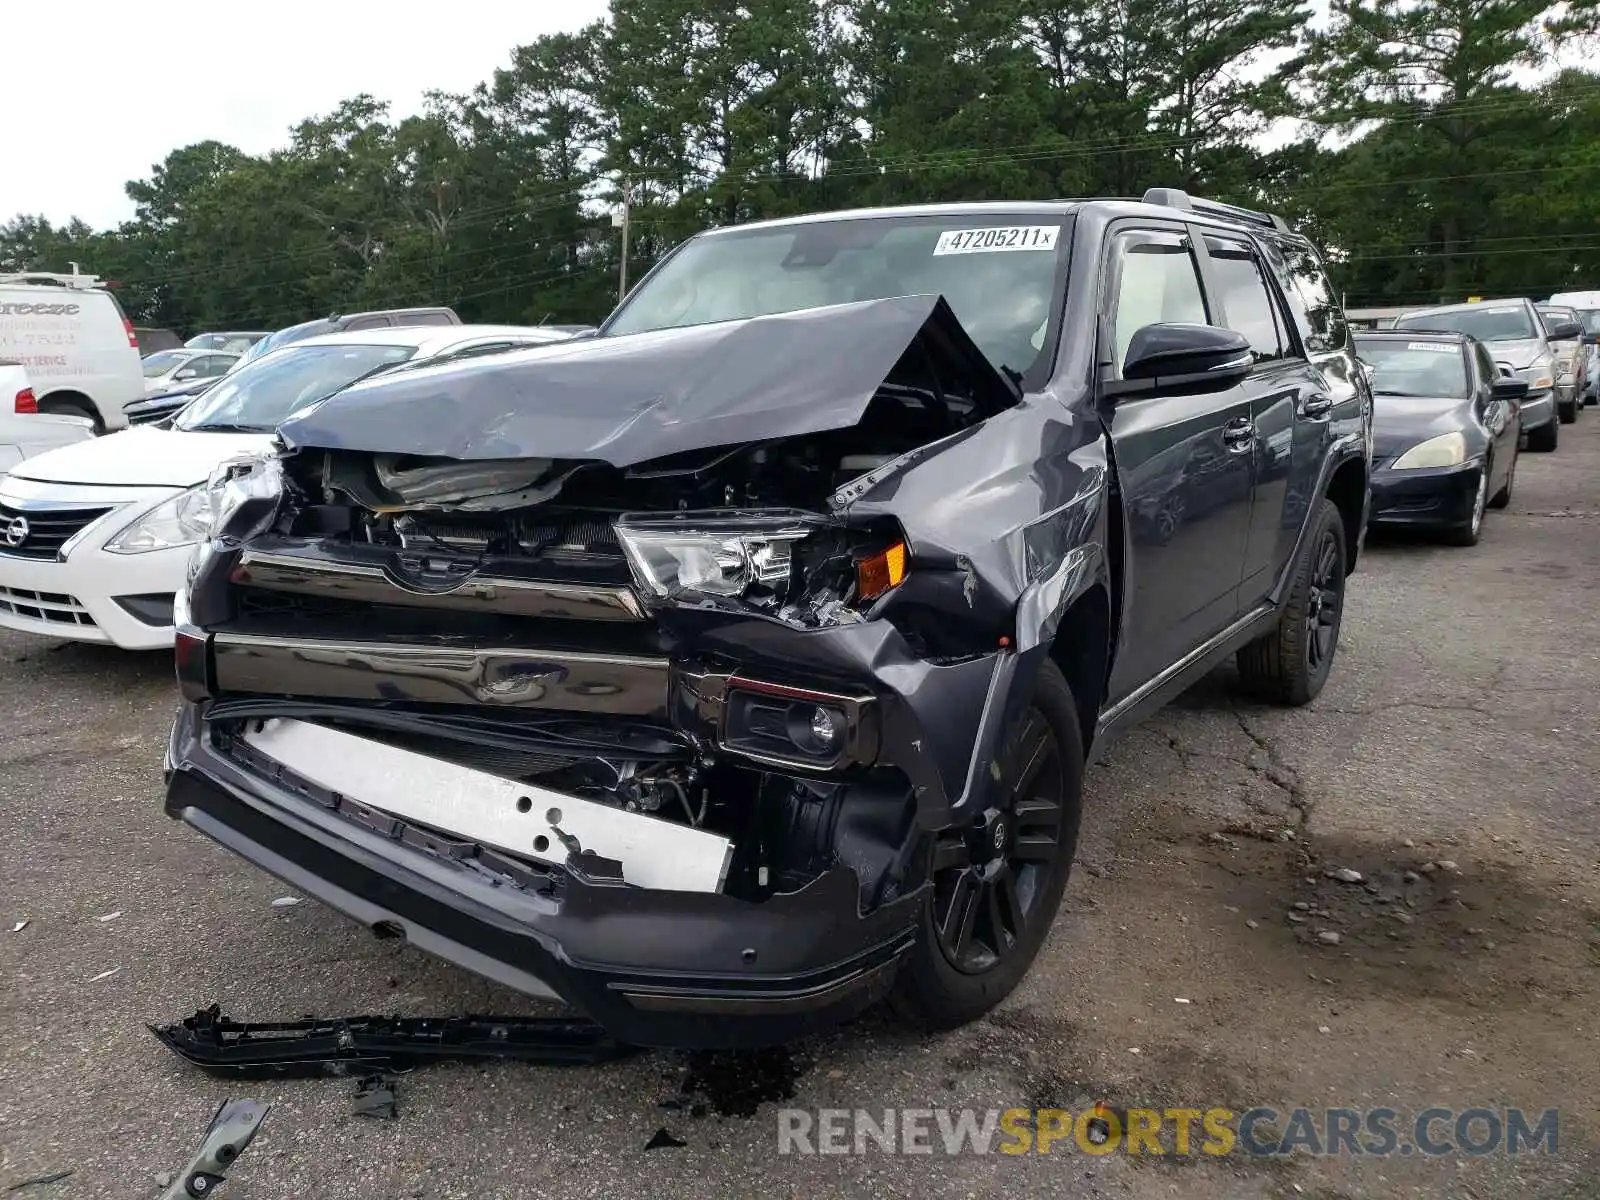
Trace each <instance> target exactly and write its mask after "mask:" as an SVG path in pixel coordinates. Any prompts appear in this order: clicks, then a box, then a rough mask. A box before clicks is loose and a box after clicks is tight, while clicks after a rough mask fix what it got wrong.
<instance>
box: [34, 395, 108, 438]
mask: <svg viewBox="0 0 1600 1200" xmlns="http://www.w3.org/2000/svg"><path fill="white" fill-rule="evenodd" d="M39 411H40V412H42V413H54V414H56V415H57V416H61V417H84V418H86V419H88V420H90V421H93V422H94V432H95V436H96V437H99V436H100V435H101V434H103V433H104V432H105V431H106V425H105V422H104V421H102V420H101V419H100V414H99V413H97V412H96V411H95V410H94V407H93V406H92V405H88V404H80V403H79V402H78V401H76V400H56V399H52V398H49V397H46V398H45V399H43V400H41V401H39Z"/></svg>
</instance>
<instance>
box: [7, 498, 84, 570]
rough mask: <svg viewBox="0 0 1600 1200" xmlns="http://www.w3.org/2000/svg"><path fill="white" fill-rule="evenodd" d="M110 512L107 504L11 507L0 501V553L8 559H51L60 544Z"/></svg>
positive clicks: (59, 548)
mask: <svg viewBox="0 0 1600 1200" xmlns="http://www.w3.org/2000/svg"><path fill="white" fill-rule="evenodd" d="M110 511H111V506H110V505H103V506H101V507H99V508H56V507H51V508H14V507H12V506H11V505H9V504H4V503H0V554H8V555H10V556H11V557H12V558H54V557H56V555H57V554H59V553H60V551H61V547H62V546H64V545H66V544H67V542H69V541H71V540H72V539H73V538H74V537H76V536H77V535H78V534H79V533H81V532H82V531H83V530H84V528H85V527H86V526H88V525H89V524H91V523H92V522H94V521H98V520H99V519H100V518H101V517H103V516H105V515H106V514H107V513H108V512H110ZM13 539H15V540H13Z"/></svg>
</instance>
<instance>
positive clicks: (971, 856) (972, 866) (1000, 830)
mask: <svg viewBox="0 0 1600 1200" xmlns="http://www.w3.org/2000/svg"><path fill="white" fill-rule="evenodd" d="M1006 758H1007V762H1006V765H1005V768H1004V774H1005V777H1006V779H1007V780H1008V786H1007V789H1006V794H1005V797H1004V800H1003V804H1002V806H1000V807H996V808H990V809H988V810H986V811H985V812H984V814H983V815H982V816H981V817H980V818H979V819H978V820H977V821H976V822H974V823H973V824H972V825H971V826H970V827H969V828H967V829H966V830H963V831H960V832H953V831H952V832H946V833H944V834H942V835H940V837H939V839H938V840H937V841H936V842H935V844H934V850H933V921H934V930H935V933H936V936H937V937H938V940H939V948H940V949H941V950H942V951H943V952H944V955H945V957H946V958H947V959H948V960H949V962H950V965H951V966H953V967H955V968H956V970H958V971H962V972H964V973H966V974H969V975H973V974H980V973H982V972H984V971H989V970H993V969H994V968H995V967H996V966H998V965H999V964H1000V962H1001V960H1003V959H1004V958H1006V956H1008V955H1010V954H1012V953H1014V952H1015V951H1016V949H1017V948H1018V946H1020V945H1022V944H1024V943H1025V940H1026V939H1025V937H1024V935H1025V933H1026V932H1027V925H1028V923H1029V922H1030V921H1033V920H1039V919H1043V920H1046V921H1048V920H1049V919H1050V917H1052V916H1054V915H1055V914H1054V912H1053V911H1052V912H1051V913H1050V914H1048V915H1043V914H1041V911H1040V910H1041V909H1042V908H1043V898H1044V895H1045V893H1046V891H1047V888H1046V886H1045V884H1046V882H1047V877H1048V875H1049V873H1050V870H1051V868H1052V866H1053V865H1054V863H1055V860H1056V858H1057V857H1058V856H1059V855H1060V853H1061V810H1062V805H1061V799H1062V797H1061V789H1062V772H1061V751H1060V748H1059V747H1058V746H1057V745H1056V739H1055V735H1054V734H1053V733H1052V732H1051V731H1050V726H1049V723H1048V722H1047V721H1046V720H1045V718H1044V715H1043V714H1042V713H1041V712H1039V710H1038V709H1036V708H1035V709H1029V711H1028V715H1027V718H1026V719H1025V720H1024V721H1023V724H1022V728H1021V729H1020V730H1019V731H1018V732H1017V734H1016V735H1015V737H1014V738H1013V740H1012V744H1011V746H1010V747H1009V749H1008V753H1007V755H1006Z"/></svg>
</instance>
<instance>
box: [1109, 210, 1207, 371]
mask: <svg viewBox="0 0 1600 1200" xmlns="http://www.w3.org/2000/svg"><path fill="white" fill-rule="evenodd" d="M1112 271H1113V278H1114V279H1115V281H1116V282H1115V285H1114V286H1115V289H1116V290H1115V298H1114V299H1113V300H1112V302H1111V312H1112V326H1111V329H1112V333H1111V341H1112V350H1113V353H1114V355H1115V357H1114V358H1113V360H1112V365H1113V367H1114V368H1115V369H1116V370H1117V372H1118V373H1119V374H1120V373H1121V371H1122V364H1123V361H1124V360H1125V359H1126V358H1127V354H1128V343H1129V342H1131V341H1132V340H1133V335H1134V334H1135V333H1136V332H1138V330H1140V329H1141V328H1143V327H1144V326H1146V325H1155V324H1158V323H1161V322H1171V321H1177V322H1185V323H1189V324H1195V325H1205V324H1208V323H1209V318H1208V317H1207V315H1206V302H1205V296H1204V293H1202V292H1201V290H1200V274H1199V272H1198V271H1197V270H1196V268H1195V262H1194V256H1193V255H1192V254H1191V253H1190V251H1189V243H1188V240H1187V239H1186V238H1183V237H1180V236H1179V235H1178V234H1176V233H1155V232H1151V231H1140V232H1137V233H1123V234H1118V235H1117V237H1116V238H1115V240H1114V242H1113V244H1112Z"/></svg>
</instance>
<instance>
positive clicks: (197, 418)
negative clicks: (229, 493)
mask: <svg viewBox="0 0 1600 1200" xmlns="http://www.w3.org/2000/svg"><path fill="white" fill-rule="evenodd" d="M416 352H417V351H416V348H415V347H414V346H303V347H300V348H299V349H289V350H285V351H284V352H283V353H281V354H274V355H272V356H270V357H268V358H263V359H260V360H259V361H257V362H253V363H251V364H250V365H249V366H247V367H243V368H241V369H239V370H237V371H234V372H233V373H232V374H230V375H226V376H224V377H223V378H222V379H221V381H219V382H218V383H217V385H216V386H215V387H213V388H211V389H210V390H209V391H207V392H205V393H204V394H203V395H201V396H200V398H199V399H197V400H196V401H195V402H194V403H193V404H191V405H190V406H189V407H188V408H186V409H184V410H183V415H182V416H180V417H179V418H178V420H177V421H176V422H175V427H176V428H178V429H213V430H224V429H225V430H228V431H230V432H243V433H273V432H275V431H276V430H277V428H278V426H279V425H281V424H283V422H284V421H286V420H287V419H288V418H289V417H290V416H292V415H293V414H294V413H296V412H298V411H299V410H300V409H302V408H304V407H306V405H308V404H315V403H316V402H317V401H318V400H321V399H323V398H325V397H327V396H330V395H332V394H333V393H334V392H336V391H338V390H339V389H340V388H342V387H345V386H346V385H347V384H351V383H354V382H355V381H356V380H357V379H360V378H361V377H362V376H363V375H370V374H371V373H372V372H374V371H381V370H383V368H385V367H389V366H393V365H394V364H395V363H398V362H404V361H405V360H406V359H408V358H410V357H411V356H412V355H413V354H415V353H416Z"/></svg>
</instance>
